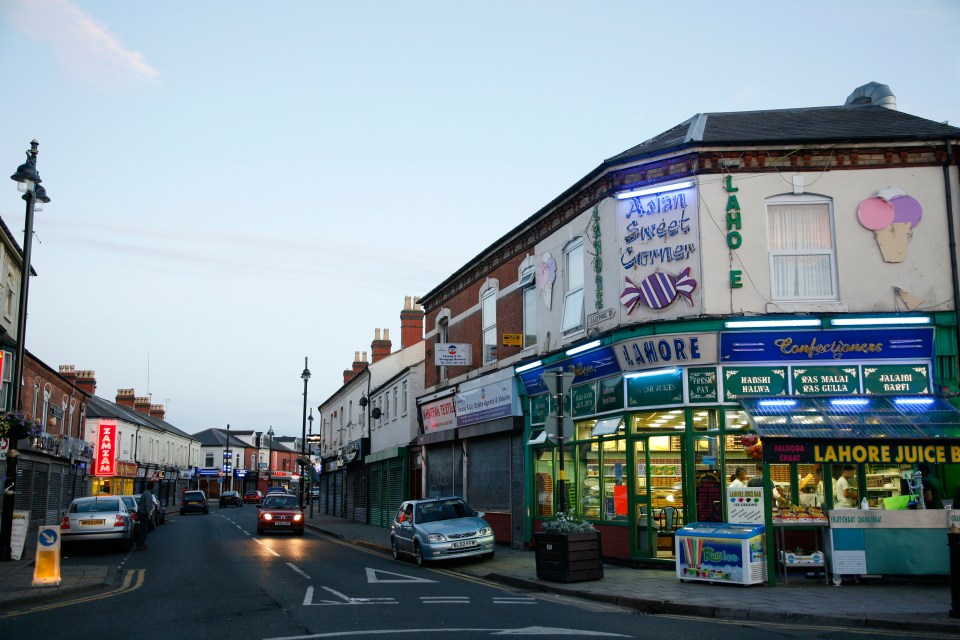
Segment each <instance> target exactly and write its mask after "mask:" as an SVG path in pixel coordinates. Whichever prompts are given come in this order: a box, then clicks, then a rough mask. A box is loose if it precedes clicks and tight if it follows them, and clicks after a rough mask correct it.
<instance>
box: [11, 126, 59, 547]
mask: <svg viewBox="0 0 960 640" xmlns="http://www.w3.org/2000/svg"><path fill="white" fill-rule="evenodd" d="M38 146H39V143H38V142H37V141H36V140H33V141H31V142H30V150H29V151H27V161H26V162H24V163H23V164H22V165H20V166H19V167H17V171H16V173H14V174H13V175H12V176H10V179H11V180H14V181H15V182H16V183H17V189H19V190H20V191H22V192H23V199H24V200H25V201H26V203H27V212H26V217H25V218H24V222H23V265H22V268H21V273H20V301H19V302H20V304H19V308H18V309H17V355H16V357H15V358H14V361H13V365H14V369H13V382H12V385H11V386H12V387H13V401H12V402H11V404H10V409H11V410H13V411H18V410H19V409H20V394H21V392H22V387H23V357H24V347H25V344H24V340H25V338H26V333H27V296H28V294H29V293H30V249H31V247H32V246H33V212H34V210H36V211H39V210H40V209H42V207H43V204H44V203H47V202H50V198H48V197H47V191H46V189H44V188H43V187H42V186H41V185H40V183H41V182H42V180H41V179H40V174H39V173H37V153H38V152H37V147H38ZM8 446H9V449H8V450H7V466H6V478H5V479H4V482H3V511H2V512H0V562H9V561H10V560H12V559H13V549H12V547H11V536H10V533H11V532H10V529H11V528H12V527H13V501H14V497H15V496H16V495H17V488H16V481H17V459H18V457H19V455H20V452H19V451H18V450H17V439H16V438H15V437H12V436H11V437H10V438H9V445H8Z"/></svg>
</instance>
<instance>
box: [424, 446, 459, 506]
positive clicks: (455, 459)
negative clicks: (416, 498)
mask: <svg viewBox="0 0 960 640" xmlns="http://www.w3.org/2000/svg"><path fill="white" fill-rule="evenodd" d="M426 452H427V456H426V458H427V459H426V462H427V495H426V496H425V497H427V498H438V497H440V496H458V495H461V494H462V493H463V455H462V453H461V449H460V442H458V441H452V442H444V443H443V444H438V445H434V446H430V447H427V448H426Z"/></svg>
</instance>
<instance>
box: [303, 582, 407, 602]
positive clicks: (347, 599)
mask: <svg viewBox="0 0 960 640" xmlns="http://www.w3.org/2000/svg"><path fill="white" fill-rule="evenodd" d="M321 589H323V590H325V591H329V592H330V593H332V594H333V595H335V596H337V597H338V598H340V600H321V601H320V602H314V601H313V587H312V586H311V587H307V593H306V594H304V596H303V606H305V607H325V606H330V605H340V606H342V605H355V604H399V603H398V602H397V601H396V600H394V599H393V598H351V597H349V596H347V595H344V594H342V593H340V592H339V591H336V590H334V589H331V588H330V587H321Z"/></svg>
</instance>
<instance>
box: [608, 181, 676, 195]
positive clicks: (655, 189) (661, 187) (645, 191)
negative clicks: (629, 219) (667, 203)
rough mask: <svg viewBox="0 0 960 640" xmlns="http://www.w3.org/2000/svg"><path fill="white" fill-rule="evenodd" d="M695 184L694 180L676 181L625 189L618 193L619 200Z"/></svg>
mask: <svg viewBox="0 0 960 640" xmlns="http://www.w3.org/2000/svg"><path fill="white" fill-rule="evenodd" d="M692 186H693V181H692V180H687V181H686V182H675V183H673V184H666V185H657V186H655V187H644V188H643V189H636V190H634V191H624V192H623V193H618V194H617V200H626V199H627V198H639V197H640V196H649V195H653V194H654V193H666V192H667V191H678V190H680V189H689V188H690V187H692Z"/></svg>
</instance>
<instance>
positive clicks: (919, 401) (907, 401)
mask: <svg viewBox="0 0 960 640" xmlns="http://www.w3.org/2000/svg"><path fill="white" fill-rule="evenodd" d="M893 402H894V404H898V405H900V406H905V407H909V406H923V407H926V406H930V405H931V404H933V403H934V402H935V401H934V399H933V398H894V400H893Z"/></svg>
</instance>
